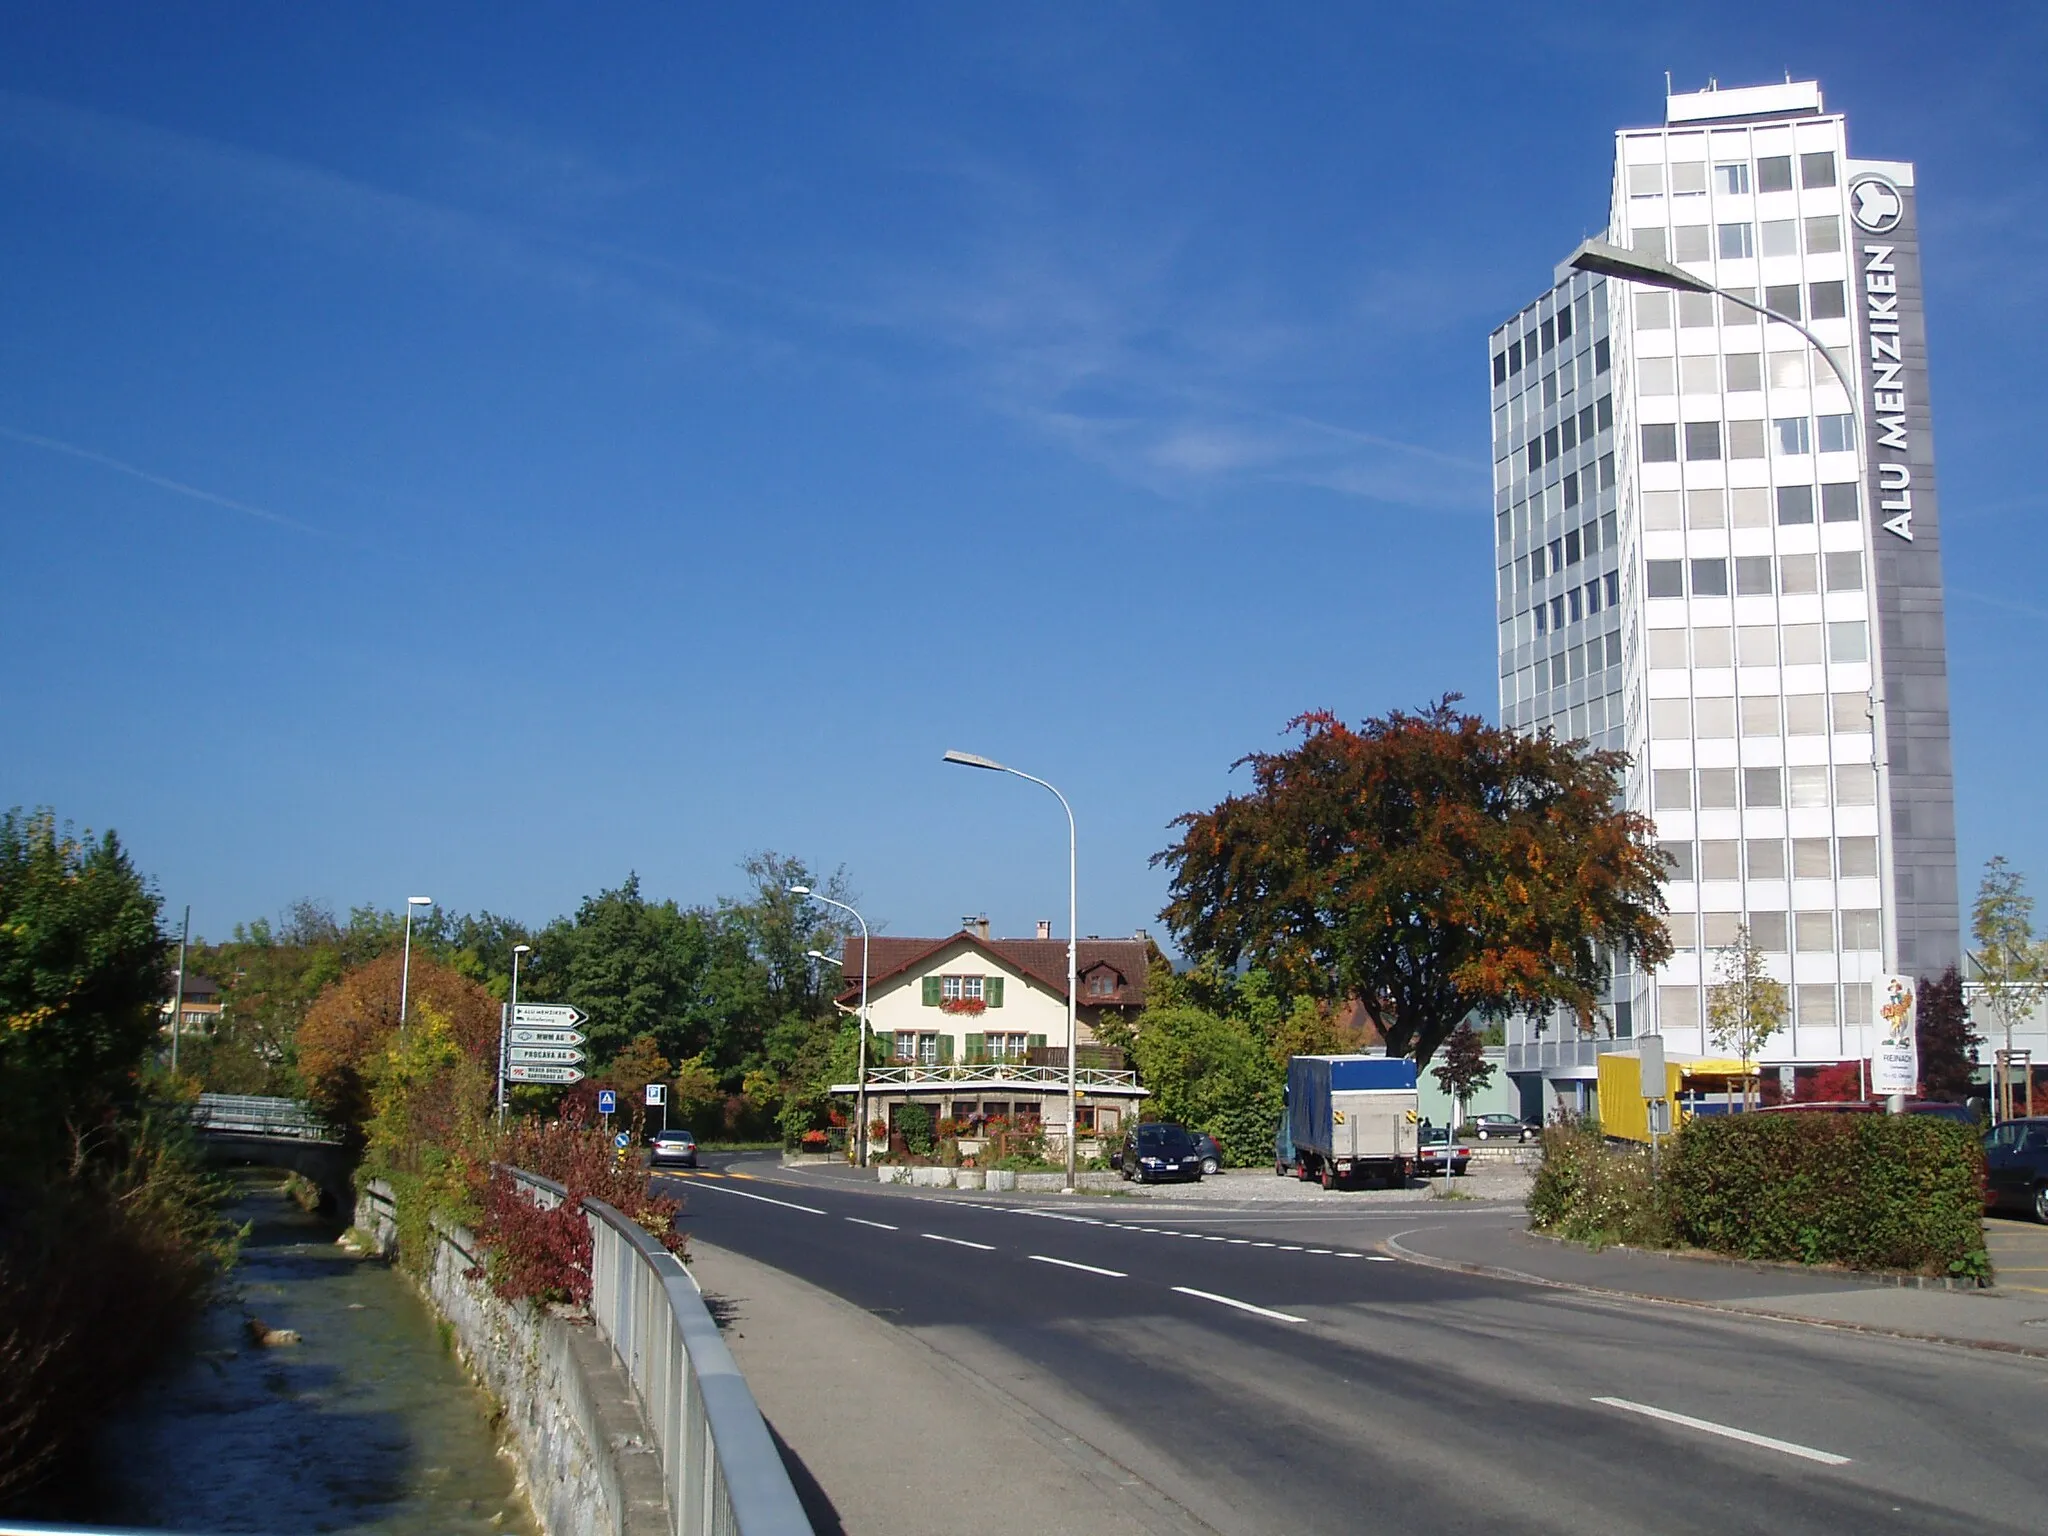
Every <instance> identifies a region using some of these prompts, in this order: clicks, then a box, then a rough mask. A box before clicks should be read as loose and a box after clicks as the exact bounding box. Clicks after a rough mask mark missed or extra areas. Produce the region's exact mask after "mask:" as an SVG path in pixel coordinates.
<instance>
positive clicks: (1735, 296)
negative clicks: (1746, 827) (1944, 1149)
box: [1560, 240, 1906, 1114]
mask: <svg viewBox="0 0 2048 1536" xmlns="http://www.w3.org/2000/svg"><path fill="white" fill-rule="evenodd" d="M1564 266H1565V267H1569V268H1571V269H1572V270H1574V271H1578V272H1590V273H1592V274H1594V275H1595V276H1599V277H1611V278H1618V279H1621V280H1622V281H1625V282H1631V283H1641V284H1642V285H1643V286H1644V287H1646V288H1668V289H1672V290H1674V291H1676V292H1679V293H1705V294H1711V295H1713V296H1715V297H1716V298H1721V299H1726V300H1727V301H1728V302H1729V303H1731V304H1735V305H1739V306H1740V307H1741V308H1743V309H1746V310H1749V311H1751V312H1752V313H1754V314H1759V315H1762V316H1763V317H1764V319H1766V320H1775V321H1776V322H1777V323H1778V324H1780V325H1785V326H1790V327H1791V328H1792V329H1793V330H1795V331H1797V332H1798V333H1799V334H1800V335H1801V336H1802V337H1804V338H1805V340H1806V344H1807V345H1808V346H1810V347H1812V348H1813V350H1814V351H1816V352H1818V353H1819V354H1820V355H1821V358H1822V360H1823V361H1825V362H1826V363H1827V365H1828V367H1829V368H1830V369H1831V370H1833V372H1834V375H1835V377H1836V379H1838V380H1839V381H1840V382H1841V385H1842V392H1843V393H1844V394H1845V395H1847V396H1848V397H1849V415H1850V419H1851V420H1853V421H1854V422H1855V423H1856V457H1857V460H1858V462H1859V463H1862V462H1863V456H1864V454H1865V453H1866V452H1867V451H1868V450H1867V449H1866V447H1865V444H1866V443H1868V441H1869V435H1868V432H1867V430H1866V428H1867V425H1868V424H1867V423H1866V422H1865V420H1864V411H1863V400H1862V397H1861V396H1859V395H1858V394H1857V393H1856V385H1855V383H1854V382H1853V381H1852V380H1851V379H1850V377H1849V372H1848V370H1847V369H1846V368H1844V367H1843V366H1842V364H1841V362H1840V360H1838V359H1837V358H1836V356H1835V354H1834V353H1832V352H1830V351H1829V350H1828V348H1827V344H1826V343H1825V342H1823V341H1822V340H1821V339H1820V338H1819V337H1818V336H1816V335H1814V333H1813V332H1812V331H1811V330H1809V329H1808V328H1807V327H1806V326H1805V325H1804V324H1802V323H1801V322H1800V321H1798V320H1795V319H1793V318H1792V317H1791V316H1790V315H1781V314H1779V313H1778V312H1777V311H1776V310H1772V309H1766V308H1765V307H1764V306H1763V305H1761V304H1758V303H1757V302H1756V301H1755V300H1753V299H1749V298H1746V297H1744V296H1743V295H1742V294H1739V293H1731V292H1729V290H1727V289H1726V288H1722V287H1718V286H1717V285H1715V284H1713V283H1710V282H1708V281H1707V280H1706V279H1705V278H1703V277H1701V276H1699V275H1698V274H1697V273H1693V272H1688V271H1686V270H1685V268H1683V267H1680V266H1675V265H1673V264H1672V263H1671V262H1668V261H1664V260H1661V259H1660V258H1658V257H1655V256H1646V255H1644V254H1643V253H1642V252H1640V251H1632V250H1629V249H1628V248H1627V247H1625V246H1619V245H1614V244H1611V243H1609V242H1608V241H1605V240H1582V241H1580V242H1579V246H1578V249H1577V250H1575V251H1573V252H1572V253H1571V255H1569V256H1567V257H1566V258H1565V260H1564ZM1560 270H1562V269H1560ZM1869 478H1870V473H1869V466H1868V464H1867V463H1864V464H1863V473H1862V474H1860V475H1859V476H1858V477H1857V487H1856V521H1857V524H1858V526H1859V528H1860V530H1861V532H1862V536H1863V590H1864V591H1865V592H1866V593H1867V594H1869V596H1868V601H1869V604H1870V630H1869V634H1870V732H1871V747H1872V749H1873V750H1872V756H1873V757H1874V758H1875V759H1876V769H1877V804H1878V815H1877V880H1878V905H1879V907H1880V908H1881V909H1882V910H1881V912H1880V914H1879V919H1878V943H1879V946H1880V949H1879V954H1878V968H1879V972H1880V974H1883V975H1889V974H1890V973H1891V969H1892V965H1893V957H1894V956H1895V955H1896V954H1897V953H1898V948H1899V944H1898V936H1899V929H1898V923H1899V916H1898V903H1897V901H1896V900H1895V899H1894V895H1893V891H1892V884H1893V879H1894V875H1893V872H1892V792H1891V791H1892V784H1891V743H1890V740H1889V732H1888V729H1887V725H1886V718H1885V702H1884V667H1883V665H1882V664H1881V661H1880V658H1879V655H1878V646H1879V645H1880V643H1881V640H1880V636H1879V633H1878V630H1879V626H1878V623H1877V549H1876V537H1875V531H1874V530H1873V529H1872V528H1871V527H1870V525H1869V519H1868V518H1867V517H1865V515H1864V512H1863V500H1864V490H1865V487H1866V485H1867V482H1868V481H1869ZM1868 1027H1869V1026H1868V1025H1866V1026H1865V1028H1866V1029H1867V1028H1868ZM1865 1054H1868V1053H1867V1052H1866V1053H1865ZM1905 1103H1906V1100H1905V1095H1904V1094H1898V1093H1895V1094H1893V1095H1892V1097H1891V1105H1890V1108H1891V1111H1892V1113H1893V1114H1899V1113H1901V1112H1903V1110H1904V1109H1905Z"/></svg>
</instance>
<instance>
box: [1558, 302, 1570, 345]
mask: <svg viewBox="0 0 2048 1536" xmlns="http://www.w3.org/2000/svg"><path fill="white" fill-rule="evenodd" d="M1557 339H1558V340H1559V341H1570V340H1571V339H1572V312H1571V308H1570V306H1569V305H1567V306H1566V307H1565V308H1563V309H1560V310H1559V311H1558V312H1557Z"/></svg>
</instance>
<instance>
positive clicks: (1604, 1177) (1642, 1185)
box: [1529, 1119, 1671, 1248]
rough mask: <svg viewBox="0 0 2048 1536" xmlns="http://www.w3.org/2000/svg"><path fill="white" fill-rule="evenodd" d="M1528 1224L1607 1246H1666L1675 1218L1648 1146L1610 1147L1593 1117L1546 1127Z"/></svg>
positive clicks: (1558, 1122) (1581, 1240)
mask: <svg viewBox="0 0 2048 1536" xmlns="http://www.w3.org/2000/svg"><path fill="white" fill-rule="evenodd" d="M1529 1221H1530V1225H1531V1226H1533V1227H1535V1228H1536V1229H1537V1230H1538V1231H1541V1232H1554V1233H1556V1234H1557V1235H1558V1236H1559V1237H1566V1238H1570V1239H1572V1240H1573V1241H1574V1242H1581V1243H1591V1244H1592V1245H1593V1246H1594V1247H1596V1248H1598V1247H1603V1246H1605V1245H1607V1244H1609V1243H1630V1244H1634V1245H1636V1246H1638V1247H1646V1248H1656V1247H1665V1246H1668V1245H1669V1243H1670V1241H1671V1220H1670V1213H1669V1208H1668V1205H1667V1202H1666V1200H1665V1198H1664V1195H1663V1193H1662V1191H1661V1190H1660V1189H1659V1187H1658V1180H1657V1177H1656V1171H1655V1169H1654V1168H1653V1167H1652V1165H1651V1162H1650V1153H1649V1149H1648V1148H1642V1147H1620V1148H1615V1147H1609V1146H1608V1145H1607V1144H1606V1142H1605V1141H1604V1139H1603V1138H1602V1137H1601V1135H1600V1125H1599V1122H1598V1121H1595V1120H1574V1119H1561V1120H1558V1121H1555V1122H1553V1123H1552V1124H1550V1125H1549V1126H1546V1127H1545V1128H1544V1132H1543V1166H1542V1167H1541V1168H1539V1169H1538V1170H1537V1172H1536V1182H1535V1185H1534V1186H1533V1187H1532V1188H1531V1190H1530V1192H1529Z"/></svg>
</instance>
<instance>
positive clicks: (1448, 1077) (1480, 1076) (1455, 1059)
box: [1429, 1020, 1494, 1119]
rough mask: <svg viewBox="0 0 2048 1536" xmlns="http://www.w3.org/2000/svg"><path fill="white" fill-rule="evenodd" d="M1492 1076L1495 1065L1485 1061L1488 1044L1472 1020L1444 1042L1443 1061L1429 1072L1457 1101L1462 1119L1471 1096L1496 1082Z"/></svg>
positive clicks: (1452, 1033)
mask: <svg viewBox="0 0 2048 1536" xmlns="http://www.w3.org/2000/svg"><path fill="white" fill-rule="evenodd" d="M1493 1072H1494V1066H1493V1063H1492V1062H1490V1061H1488V1060H1487V1059H1486V1044H1485V1042H1484V1041H1482V1040H1481V1039H1480V1038H1479V1032H1478V1031H1477V1030H1475V1029H1474V1028H1473V1027H1472V1024H1471V1021H1470V1020H1467V1021H1466V1022H1464V1023H1462V1024H1460V1025H1459V1026H1458V1027H1457V1028H1456V1029H1454V1030H1452V1031H1451V1038H1450V1039H1449V1040H1447V1041H1445V1042H1444V1059H1443V1060H1442V1061H1440V1062H1438V1063H1437V1064H1436V1065H1435V1066H1433V1067H1431V1068H1430V1069H1429V1075H1430V1076H1431V1077H1434V1078H1435V1079H1436V1082H1437V1086H1438V1087H1439V1088H1441V1089H1443V1091H1444V1092H1445V1093H1447V1094H1449V1095H1450V1096H1451V1098H1452V1099H1453V1100H1455V1101H1456V1103H1457V1106H1458V1118H1461V1119H1462V1118H1463V1116H1464V1113H1465V1106H1466V1105H1468V1104H1470V1103H1471V1102H1472V1095H1473V1094H1475V1093H1477V1092H1479V1090H1480V1089H1482V1088H1484V1087H1485V1086H1486V1085H1487V1084H1488V1083H1490V1082H1492V1081H1493Z"/></svg>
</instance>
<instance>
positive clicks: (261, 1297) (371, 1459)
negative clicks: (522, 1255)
mask: <svg viewBox="0 0 2048 1536" xmlns="http://www.w3.org/2000/svg"><path fill="white" fill-rule="evenodd" d="M240 1186H241V1187H240V1195H239V1197H238V1199H237V1200H236V1202H235V1204H234V1205H233V1207H232V1208H231V1211H230V1215H231V1217H232V1219H233V1220H235V1221H236V1222H238V1223H240V1222H247V1223H249V1224H250V1232H249V1235H248V1236H247V1238H246V1239H245V1240H244V1242H243V1246H242V1252H241V1258H240V1260H239V1262H238V1263H237V1264H236V1267H235V1270H234V1272H233V1273H232V1274H231V1275H230V1276H229V1277H228V1285H227V1287H226V1294H225V1296H224V1298H223V1299H222V1300H220V1301H218V1302H216V1303H215V1304H214V1305H213V1306H212V1307H211V1308H210V1309H209V1310H208V1311H207V1313H206V1315H205V1316H204V1318H203V1319H202V1320H201V1321H200V1323H199V1325H198V1326H197V1327H196V1328H195V1330H194V1334H193V1337H192V1340H191V1341H190V1344H189V1347H188V1348H187V1350H186V1351H185V1353H184V1354H183V1356H182V1357H181V1358H180V1359H179V1360H178V1361H177V1362H175V1363H174V1364H172V1365H171V1366H169V1367H168V1368H167V1369H166V1370H165V1371H164V1372H162V1373H161V1374H160V1375H158V1376H157V1377H155V1378H153V1379H152V1380H151V1381H149V1382H147V1383H146V1384H144V1385H143V1387H142V1388H141V1390H140V1391H139V1392H138V1393H137V1394H136V1396H135V1397H134V1398H133V1399H131V1400H130V1401H129V1402H128V1403H127V1404H126V1405H125V1406H124V1407H123V1409H122V1410H121V1411H120V1412H119V1413H118V1414H117V1415H116V1416H115V1417H114V1418H113V1419H112V1420H111V1421H110V1422H109V1425H108V1428H107V1432H106V1435H105V1437H104V1439H103V1440H102V1443H101V1453H100V1461H101V1468H102V1472H101V1480H100V1492H101V1495H102V1502H103V1506H104V1507H103V1508H102V1509H101V1510H100V1511H98V1512H97V1515H96V1518H99V1519H103V1520H106V1521H108V1522H111V1523H118V1524H125V1525H138V1526H152V1527H156V1528H158V1529H163V1530H173V1531H260V1532H271V1533H275V1536H297V1533H300V1532H309V1531H378V1532H389V1533H393V1536H406V1533H412V1532H418V1533H421V1536H427V1533H444V1532H446V1533H464V1532H477V1533H487V1532H517V1533H526V1536H532V1533H534V1532H536V1530H537V1527H536V1526H535V1525H534V1522H533V1519H532V1516H531V1514H530V1513H529V1511H528V1510H527V1507H526V1502H525V1500H524V1499H523V1498H522V1497H521V1496H520V1495H519V1493H518V1492H517V1490H516V1488H515V1486H514V1480H513V1475H512V1467H511V1464H510V1463H509V1462H508V1461H506V1460H505V1459H504V1458H502V1457H500V1456H499V1455H497V1441H496V1436H495V1434H494V1431H493V1427H492V1424H491V1418H490V1415H491V1403H490V1401H489V1399H488V1398H486V1397H485V1396H484V1394H483V1393H481V1392H479V1391H478V1390H477V1389H476V1388H475V1387H474V1386H473V1385H471V1383H470V1380H469V1378H468V1376H467V1375H466V1374H465V1373H464V1372H463V1369H462V1367H461V1365H460V1364H459V1363H458V1362H457V1361H456V1359H455V1357H454V1356H453V1355H452V1354H451V1353H450V1352H449V1349H448V1346H447V1344H446V1343H445V1341H444V1336H443V1331H442V1329H441V1327H440V1325H439V1322H438V1320H437V1319H436V1318H435V1316H434V1315H433V1313H432V1312H431V1311H429V1310H428V1308H427V1305H426V1303H425V1302H424V1301H422V1300H421V1299H420V1297H419V1294H418V1293H417V1292H416V1291H414V1290H413V1288H412V1287H411V1285H410V1284H408V1283H407V1282H406V1280H405V1279H404V1278H403V1277H402V1276H400V1275H399V1274H398V1272H397V1271H396V1270H394V1269H393V1268H391V1267H390V1266H388V1265H386V1264H384V1263H383V1262H381V1261H378V1260H369V1259H359V1258H355V1257H352V1256H351V1255H350V1254H349V1253H348V1252H347V1251H346V1250H345V1249H342V1248H340V1247H337V1246H336V1244H335V1238H336V1237H338V1236H339V1235H340V1233H341V1231H342V1228H343V1224H342V1223H340V1222H337V1221H335V1220H333V1219H332V1218H329V1217H323V1216H319V1215H315V1214H312V1213H309V1212H307V1211H304V1210H301V1209H300V1208H299V1206H298V1205H296V1204H295V1203H293V1202H292V1200H291V1199H290V1198H289V1197H288V1196H287V1195H286V1194H285V1189H284V1176H283V1175H282V1174H278V1173H273V1172H267V1171H265V1172H249V1173H244V1174H242V1175H240ZM251 1319H260V1320H261V1322H262V1323H263V1324H264V1325H266V1326H267V1327H268V1328H271V1329H291V1330H295V1331H296V1332H297V1333H298V1334H299V1336H300V1340H301V1342H299V1343H297V1344H285V1345H277V1346H272V1347H265V1346H264V1345H262V1344H259V1343H258V1342H257V1341H256V1340H255V1338H254V1337H252V1331H251Z"/></svg>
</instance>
